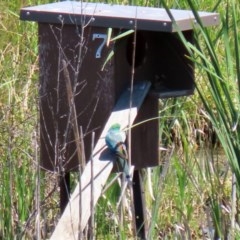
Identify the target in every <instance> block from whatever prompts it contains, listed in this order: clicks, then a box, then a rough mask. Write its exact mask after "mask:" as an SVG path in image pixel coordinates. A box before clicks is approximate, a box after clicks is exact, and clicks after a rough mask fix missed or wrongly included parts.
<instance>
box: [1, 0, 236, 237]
mask: <svg viewBox="0 0 240 240" xmlns="http://www.w3.org/2000/svg"><path fill="white" fill-rule="evenodd" d="M48 2H54V1H48V0H1V1H0V198H1V200H0V239H9V240H12V239H47V238H48V237H49V236H50V234H51V232H52V230H53V228H54V226H55V224H56V222H57V217H58V213H59V209H58V202H59V197H58V191H59V190H58V184H57V179H58V178H57V173H49V172H43V171H40V170H39V165H38V160H39V156H38V154H39V141H38V138H39V126H38V40H37V24H35V23H31V22H23V21H20V20H19V11H20V8H21V7H23V6H28V5H39V4H44V3H48ZM112 2H114V3H119V4H121V3H124V4H133V5H144V6H158V7H167V8H179V9H192V10H193V12H194V13H195V14H196V18H197V12H196V10H204V11H209V12H212V11H216V12H218V13H220V15H221V24H220V25H219V26H217V27H211V28H209V29H205V28H203V27H201V24H200V27H199V28H198V29H196V30H195V36H196V39H197V41H196V45H195V46H193V45H191V44H189V43H188V42H186V41H185V39H184V38H183V37H182V36H181V34H180V37H182V41H183V42H184V44H185V45H186V47H187V48H188V50H189V55H190V58H191V59H192V60H193V61H194V62H195V66H196V84H197V86H196V87H197V91H196V93H195V95H193V96H191V97H182V98H178V99H168V100H161V101H160V111H159V117H160V119H161V126H160V129H159V131H160V135H161V139H160V143H159V146H160V149H161V154H162V159H163V164H162V166H159V167H157V168H154V169H151V171H148V173H146V171H145V170H144V171H143V174H144V175H143V176H145V177H144V181H145V183H146V201H147V206H146V207H147V213H148V219H149V221H148V223H147V224H148V227H149V232H148V239H240V234H239V209H238V204H239V202H238V195H239V182H240V172H239V165H238V159H239V157H240V131H239V130H240V129H239V103H240V102H239V96H240V95H239V86H240V78H239V76H240V66H239V62H240V61H239V41H240V39H239V36H238V33H239V20H240V18H239V17H240V16H239V15H240V3H239V1H234V0H222V1H221V0H220V1H217V2H216V1H213V0H205V1H198V0H191V1H190V0H179V1H177V0H176V1H175V0H166V1H164V2H163V1H157V0H146V1H144V0H138V1H137V0H135V1H129V2H128V1H122V0H120V1H108V3H112ZM149 178H150V180H149ZM76 179H77V178H73V180H72V185H74V184H75V181H76ZM150 189H152V190H153V192H152V193H151V191H150ZM117 192H118V185H117V184H116V185H114V186H113V187H112V188H110V189H109V190H108V191H107V192H106V193H105V194H104V196H103V197H102V198H101V200H100V201H99V203H98V206H97V210H96V218H95V219H96V223H95V225H96V228H95V232H94V236H95V237H96V239H117V238H120V239H133V236H132V232H131V228H130V227H129V225H130V221H131V216H127V217H126V219H125V220H124V222H123V223H122V222H120V220H119V218H118V212H117V210H116V195H117ZM119 236H120V237H119Z"/></svg>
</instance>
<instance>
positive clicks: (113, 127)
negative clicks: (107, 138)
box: [110, 123, 121, 131]
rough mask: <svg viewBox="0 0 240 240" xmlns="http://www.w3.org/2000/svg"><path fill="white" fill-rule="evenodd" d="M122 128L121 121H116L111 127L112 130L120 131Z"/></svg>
mask: <svg viewBox="0 0 240 240" xmlns="http://www.w3.org/2000/svg"><path fill="white" fill-rule="evenodd" d="M120 128H121V125H120V124H119V123H114V124H113V125H112V126H111V127H110V130H116V131H119V130H120Z"/></svg>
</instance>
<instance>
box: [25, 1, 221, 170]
mask: <svg viewBox="0 0 240 240" xmlns="http://www.w3.org/2000/svg"><path fill="white" fill-rule="evenodd" d="M171 14H172V15H173V17H174V19H175V22H176V24H177V26H178V29H180V30H181V31H182V33H183V34H184V36H185V37H186V39H187V40H188V41H189V42H191V43H192V42H193V28H194V26H195V25H196V21H195V18H194V16H193V14H192V12H191V11H186V10H171ZM199 16H200V18H201V21H202V23H203V25H204V26H210V25H217V24H218V22H219V16H218V14H215V13H206V12H199ZM21 19H22V20H28V21H36V22H38V29H39V32H38V33H39V64H40V92H39V93H40V126H41V127H40V131H41V165H42V167H43V168H45V169H48V170H57V169H58V168H59V166H60V167H61V169H62V168H63V169H64V170H65V171H71V170H75V169H77V168H78V164H79V160H78V157H77V151H76V143H75V136H74V134H73V126H74V123H73V121H75V120H77V125H78V127H79V128H80V126H81V128H82V133H83V135H82V136H83V140H84V149H85V156H86V159H89V157H90V153H91V132H93V131H94V132H95V133H96V137H95V140H96V141H97V139H98V138H99V136H100V134H101V131H102V129H103V127H104V125H105V123H106V121H107V119H108V117H109V115H110V114H111V111H112V109H113V107H114V105H115V103H116V101H117V99H118V98H119V96H120V95H121V93H122V92H123V91H124V90H125V89H126V88H127V87H129V85H130V83H131V79H133V80H134V81H135V82H137V81H142V80H144V81H150V82H151V90H150V92H149V94H148V96H147V97H146V99H145V101H144V103H143V105H142V107H141V109H140V111H139V113H138V116H137V119H136V122H140V121H143V120H146V119H148V118H152V117H156V116H158V99H159V98H168V97H179V96H186V95H190V94H192V93H193V92H194V67H193V63H192V62H190V61H189V60H188V59H187V57H186V56H187V51H186V49H185V47H184V45H183V44H182V42H181V40H180V39H179V36H178V33H177V29H176V28H175V25H174V24H173V22H172V21H171V19H170V18H169V16H168V14H167V12H166V10H165V9H161V8H150V7H137V6H123V5H121V6H120V5H112V4H104V3H84V2H75V1H64V2H58V3H52V4H46V5H39V6H35V7H26V8H22V9H21ZM130 30H133V31H130ZM116 37H117V39H115V40H114V38H116ZM66 69H67V71H65V70H66ZM68 80H70V82H71V84H70V85H71V88H70V90H69V88H68V84H67V81H68ZM69 94H70V95H71V94H73V98H70V99H71V101H74V103H75V104H72V105H71V104H70V103H69ZM73 99H74V100H73ZM73 105H75V110H74V109H73V107H72V106H73ZM74 111H75V115H76V117H77V119H72V118H71V117H70V116H71V114H72V112H74ZM158 128H159V127H158V121H157V120H156V121H150V122H148V123H145V124H141V125H139V126H138V127H136V128H134V129H133V130H132V151H131V152H132V161H133V164H134V165H135V167H136V169H139V168H143V167H149V166H156V165H158V163H159V157H158V148H159V140H158Z"/></svg>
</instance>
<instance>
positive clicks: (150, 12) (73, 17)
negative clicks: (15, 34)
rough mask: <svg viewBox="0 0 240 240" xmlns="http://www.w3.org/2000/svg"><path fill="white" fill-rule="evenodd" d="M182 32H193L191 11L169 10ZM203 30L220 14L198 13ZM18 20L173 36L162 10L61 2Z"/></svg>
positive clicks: (25, 10)
mask: <svg viewBox="0 0 240 240" xmlns="http://www.w3.org/2000/svg"><path fill="white" fill-rule="evenodd" d="M170 11H171V14H172V15H173V17H174V19H175V21H176V23H177V25H178V27H179V29H180V30H181V31H185V30H190V29H193V27H194V25H195V24H196V21H195V18H194V15H193V13H192V11H189V10H173V9H172V10H170ZM198 14H199V16H200V18H201V21H202V24H203V25H204V26H213V25H217V24H218V23H219V14H217V13H208V12H198ZM20 19H21V20H28V21H36V22H44V23H51V24H54V23H55V24H56V23H59V24H77V25H81V24H86V25H87V24H88V25H91V26H98V27H112V28H124V29H133V28H135V26H136V27H137V29H139V30H150V31H163V32H176V28H175V27H174V24H173V22H172V21H171V19H170V17H169V15H168V13H167V12H166V10H165V9H163V8H153V7H140V6H125V5H113V4H105V3H87V2H76V1H63V2H57V3H50V4H44V5H39V6H33V7H24V8H22V9H21V11H20Z"/></svg>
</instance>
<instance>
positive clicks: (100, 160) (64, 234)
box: [51, 82, 150, 240]
mask: <svg viewBox="0 0 240 240" xmlns="http://www.w3.org/2000/svg"><path fill="white" fill-rule="evenodd" d="M149 88H150V83H149V82H139V83H136V84H135V85H134V87H133V92H132V98H131V97H130V89H127V90H126V91H125V92H124V93H123V94H122V95H121V97H120V98H119V100H118V102H117V103H116V105H115V107H114V109H113V111H112V114H111V115H110V117H109V119H108V121H107V123H106V125H105V127H104V130H103V132H102V134H101V137H100V139H99V141H98V142H97V144H96V146H95V148H94V152H93V159H92V160H90V161H89V162H88V163H87V165H86V167H85V169H84V171H83V173H82V176H81V184H79V183H78V184H77V186H76V188H75V190H74V192H73V194H72V196H71V198H70V201H69V204H68V205H67V207H66V209H65V211H64V213H63V215H62V217H61V218H60V220H59V223H58V224H57V226H56V228H55V230H54V232H53V235H52V237H51V240H61V239H62V240H67V239H78V236H79V230H81V229H84V228H85V227H86V225H87V222H88V220H89V217H90V215H91V186H92V185H91V165H93V179H94V181H93V186H92V187H93V188H94V199H93V204H94V206H95V205H96V203H97V201H98V198H99V197H100V196H101V192H102V189H103V187H104V185H105V183H106V181H107V179H108V177H109V175H110V173H111V171H112V168H113V160H114V156H112V155H111V153H110V152H109V151H108V149H107V148H106V145H105V136H106V133H107V131H108V129H109V128H110V127H111V125H112V124H114V123H120V124H121V127H122V128H126V127H128V126H131V125H132V123H133V122H134V119H135V118H136V116H137V113H138V110H139V108H140V107H141V105H142V103H143V101H144V98H145V97H146V95H147V93H148V91H149ZM130 99H132V104H131V108H129V106H130ZM91 161H93V162H91ZM80 186H81V189H80ZM80 195H81V201H80ZM80 202H82V204H81V205H82V206H79V203H80ZM80 211H81V212H80ZM80 216H81V221H79V219H80Z"/></svg>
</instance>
